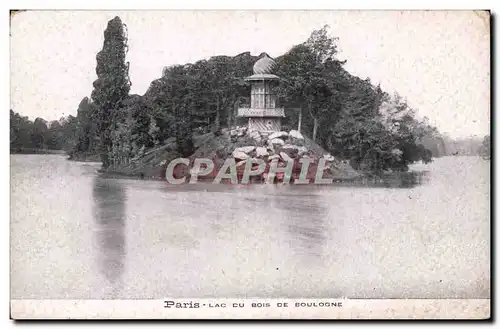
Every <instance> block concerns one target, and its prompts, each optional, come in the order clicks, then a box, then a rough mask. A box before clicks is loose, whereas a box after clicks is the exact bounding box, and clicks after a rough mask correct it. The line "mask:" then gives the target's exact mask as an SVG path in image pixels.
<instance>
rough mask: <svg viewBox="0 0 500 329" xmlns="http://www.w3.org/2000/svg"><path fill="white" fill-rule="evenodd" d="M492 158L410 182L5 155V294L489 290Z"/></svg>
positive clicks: (453, 294)
mask: <svg viewBox="0 0 500 329" xmlns="http://www.w3.org/2000/svg"><path fill="white" fill-rule="evenodd" d="M489 165H490V163H489V162H488V161H484V160H482V159H481V158H479V157H447V158H441V159H436V160H435V162H434V163H432V164H429V165H420V166H415V167H414V170H426V171H428V172H429V174H428V175H427V179H426V181H425V182H424V183H423V184H421V185H418V186H415V187H413V188H374V187H370V188H368V187H339V186H323V187H319V186H293V185H292V186H275V185H251V186H227V185H224V186H222V185H194V186H193V185H191V186H183V187H180V186H166V184H165V183H163V182H159V181H142V180H132V179H110V178H102V177H100V176H98V175H97V174H96V169H97V168H99V165H98V164H88V163H76V162H70V161H67V160H66V159H65V157H64V156H59V155H12V156H11V219H10V220H11V298H12V299H49V298H50V299H64V298H71V299H85V298H87V299H91V298H97V299H107V298H116V299H128V298H130V299H138V298H141V299H145V298H167V297H186V298H189V297H269V298H271V297H290V298H298V297H318V298H326V297H332V298H333V297H350V298H488V297H489V296H490V277H489V271H490V262H489V258H490V205H489V189H490V183H489V181H490V171H489Z"/></svg>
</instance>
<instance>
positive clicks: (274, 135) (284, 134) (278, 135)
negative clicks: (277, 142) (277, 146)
mask: <svg viewBox="0 0 500 329" xmlns="http://www.w3.org/2000/svg"><path fill="white" fill-rule="evenodd" d="M286 137H288V133H287V132H286V131H277V132H274V133H272V134H270V135H269V137H268V138H269V139H275V138H286Z"/></svg>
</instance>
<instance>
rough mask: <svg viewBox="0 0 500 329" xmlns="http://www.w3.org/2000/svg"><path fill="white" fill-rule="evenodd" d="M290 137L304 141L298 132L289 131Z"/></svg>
mask: <svg viewBox="0 0 500 329" xmlns="http://www.w3.org/2000/svg"><path fill="white" fill-rule="evenodd" d="M289 135H290V137H292V138H297V139H304V136H302V134H301V133H300V132H299V131H298V130H290V133H289Z"/></svg>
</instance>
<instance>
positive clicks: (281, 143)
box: [269, 138, 285, 145]
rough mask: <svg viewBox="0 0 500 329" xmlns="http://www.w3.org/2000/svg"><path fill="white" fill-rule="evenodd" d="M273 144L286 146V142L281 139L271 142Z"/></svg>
mask: <svg viewBox="0 0 500 329" xmlns="http://www.w3.org/2000/svg"><path fill="white" fill-rule="evenodd" d="M269 141H270V143H271V144H278V145H285V141H283V140H282V139H280V138H273V139H270V140H269Z"/></svg>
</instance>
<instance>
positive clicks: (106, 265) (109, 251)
mask: <svg viewBox="0 0 500 329" xmlns="http://www.w3.org/2000/svg"><path fill="white" fill-rule="evenodd" d="M92 196H93V200H94V219H95V224H96V226H95V231H94V232H95V239H96V245H97V249H98V253H97V262H98V268H99V271H100V272H101V274H102V275H103V276H104V277H105V278H106V279H107V281H108V282H107V283H108V284H109V288H110V292H109V293H107V294H106V293H105V296H106V297H107V298H113V297H115V295H116V294H117V293H118V291H119V290H121V288H122V281H121V276H122V274H123V271H124V263H125V213H126V209H125V202H126V191H125V189H124V187H123V185H122V182H121V181H119V180H114V179H103V178H100V177H96V178H95V179H94V186H93V193H92ZM103 286H104V287H106V286H107V285H106V284H104V285H103Z"/></svg>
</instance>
